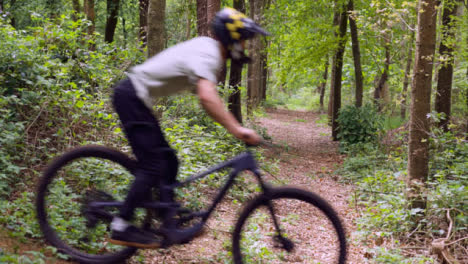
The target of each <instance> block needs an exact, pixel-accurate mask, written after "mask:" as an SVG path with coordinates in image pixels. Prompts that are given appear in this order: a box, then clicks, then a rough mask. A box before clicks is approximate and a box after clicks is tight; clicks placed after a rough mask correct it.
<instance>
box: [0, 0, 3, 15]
mask: <svg viewBox="0 0 468 264" xmlns="http://www.w3.org/2000/svg"><path fill="white" fill-rule="evenodd" d="M0 13H3V0H0Z"/></svg>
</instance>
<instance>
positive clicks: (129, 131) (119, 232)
mask: <svg viewBox="0 0 468 264" xmlns="http://www.w3.org/2000/svg"><path fill="white" fill-rule="evenodd" d="M113 103H114V107H115V110H116V111H117V113H118V114H119V118H120V120H121V122H122V125H123V127H124V131H125V134H126V136H127V139H128V141H129V143H130V145H131V147H132V150H133V153H134V154H135V156H136V158H137V161H138V168H137V170H136V171H135V173H134V174H135V175H134V176H135V180H134V181H133V183H132V185H131V186H130V190H129V192H128V195H127V198H126V200H125V202H124V205H123V206H122V208H121V211H120V218H117V219H114V221H113V223H112V225H111V227H112V229H113V231H115V232H113V238H115V239H114V241H113V242H122V241H116V240H134V241H130V242H132V243H131V244H128V243H126V244H125V245H132V246H140V247H143V246H148V247H153V246H154V245H153V244H154V243H153V241H151V239H149V238H145V236H144V235H143V234H141V232H140V233H139V232H137V231H138V230H135V229H136V228H134V227H133V226H130V227H131V230H127V227H129V224H128V222H129V221H130V220H131V219H132V218H133V214H134V211H135V208H136V207H138V206H139V205H141V203H142V202H144V201H147V200H149V198H151V189H152V188H153V187H154V186H156V185H158V183H159V181H160V180H161V178H162V177H163V176H164V175H167V172H168V164H167V162H166V161H165V158H164V155H163V154H162V152H161V151H160V150H161V149H166V148H169V145H168V144H167V142H166V140H165V139H164V136H163V134H162V132H161V129H160V127H159V123H158V121H157V120H156V118H155V117H154V115H153V113H152V111H151V110H150V109H148V108H147V107H146V106H145V105H144V104H143V102H142V101H141V100H140V99H139V98H138V97H137V96H136V93H135V90H134V88H133V85H132V84H131V82H130V81H129V80H126V81H123V82H121V83H120V84H119V86H117V87H116V89H115V93H114V98H113ZM126 231H132V232H131V233H133V234H131V235H133V238H132V237H129V236H130V234H128V233H129V232H126ZM114 234H116V235H115V236H114ZM124 242H125V241H124ZM127 242H128V241H127ZM137 242H138V243H140V242H141V243H140V244H138V243H137ZM121 244H122V243H121Z"/></svg>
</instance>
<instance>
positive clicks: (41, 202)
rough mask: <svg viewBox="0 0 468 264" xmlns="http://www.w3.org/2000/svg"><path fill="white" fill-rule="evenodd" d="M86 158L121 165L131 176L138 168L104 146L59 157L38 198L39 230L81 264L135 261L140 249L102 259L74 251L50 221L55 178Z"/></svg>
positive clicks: (49, 169)
mask: <svg viewBox="0 0 468 264" xmlns="http://www.w3.org/2000/svg"><path fill="white" fill-rule="evenodd" d="M86 158H99V159H103V160H106V161H109V162H111V163H115V164H118V165H119V166H121V167H123V168H125V169H126V170H128V172H129V173H131V172H132V171H133V169H134V168H135V165H136V163H135V161H134V160H132V159H130V158H129V157H128V156H127V155H125V154H123V153H122V152H119V151H117V150H114V149H111V148H107V147H104V146H94V145H89V146H83V147H78V148H75V149H73V150H71V151H68V152H66V153H64V154H63V155H61V156H59V157H57V158H56V159H55V160H53V162H51V163H50V165H49V166H47V168H46V169H45V170H44V173H43V175H42V177H41V179H40V182H39V187H38V190H37V197H36V213H37V218H38V221H39V226H40V229H41V231H42V233H43V234H44V238H45V239H46V240H47V242H49V243H50V244H52V245H53V246H54V247H56V248H57V249H58V250H59V252H63V253H65V254H67V255H68V256H70V257H71V258H72V259H73V260H76V261H78V262H80V263H121V262H123V261H124V260H125V259H127V258H129V257H131V256H132V255H133V254H134V253H135V252H136V250H137V249H136V248H133V247H123V248H122V249H121V250H120V249H119V250H116V251H115V252H111V253H108V254H107V253H106V254H102V255H101V254H100V252H98V254H89V253H87V252H83V251H81V250H78V249H76V248H74V247H73V246H71V245H70V244H68V243H67V242H66V241H64V240H62V239H61V238H60V236H59V235H58V234H57V232H56V230H55V229H54V228H53V227H52V226H51V223H50V221H49V214H48V211H47V210H48V208H47V204H46V196H47V195H48V194H49V187H50V188H52V186H50V185H51V183H52V182H53V180H54V178H56V177H58V176H57V175H58V173H59V171H60V170H61V169H62V168H63V167H65V166H67V165H68V164H71V163H73V162H76V161H77V160H82V159H86Z"/></svg>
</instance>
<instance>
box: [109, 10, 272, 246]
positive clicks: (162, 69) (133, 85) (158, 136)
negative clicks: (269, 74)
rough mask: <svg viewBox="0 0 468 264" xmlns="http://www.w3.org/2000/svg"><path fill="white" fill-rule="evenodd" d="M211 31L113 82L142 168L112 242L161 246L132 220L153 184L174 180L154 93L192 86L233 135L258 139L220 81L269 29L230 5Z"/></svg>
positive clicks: (116, 102) (172, 159) (121, 115)
mask: <svg viewBox="0 0 468 264" xmlns="http://www.w3.org/2000/svg"><path fill="white" fill-rule="evenodd" d="M212 30H213V32H214V33H215V38H216V39H212V38H209V37H197V38H194V39H191V40H188V41H185V42H182V43H180V44H177V45H175V46H173V47H170V48H168V49H166V50H164V51H162V52H160V53H159V54H157V55H156V56H154V57H152V58H150V59H148V60H147V61H146V62H145V63H143V64H141V65H138V66H135V67H133V68H131V69H130V72H129V73H128V78H127V79H126V80H123V81H121V82H120V83H119V84H118V85H117V86H116V87H115V90H114V96H113V105H114V108H115V110H116V112H117V114H118V115H119V118H120V120H121V123H122V126H123V129H124V132H125V135H126V137H127V139H128V141H129V143H130V145H131V147H132V150H133V153H134V154H135V156H136V159H137V162H138V169H137V170H136V171H135V172H134V176H135V180H134V181H133V183H132V185H131V186H130V190H129V192H128V195H127V197H126V199H125V202H124V205H123V206H122V207H121V209H120V214H119V217H115V218H114V219H113V221H112V223H111V229H112V235H111V239H110V241H111V242H112V243H114V244H119V245H126V246H133V247H142V248H152V247H158V246H159V240H158V239H157V238H156V237H155V236H153V235H152V234H149V233H148V232H145V231H143V230H140V229H138V228H137V227H135V226H134V225H132V224H131V223H130V221H131V220H132V218H133V215H134V211H135V208H136V207H138V206H139V205H140V204H141V202H142V201H145V200H149V197H150V196H151V190H152V188H153V187H158V186H163V185H168V184H171V183H174V182H175V181H176V179H175V178H176V175H177V170H178V161H177V157H176V155H175V152H174V151H172V149H171V148H170V147H169V144H168V143H167V141H166V140H165V138H164V135H163V133H162V131H161V128H160V126H159V122H158V120H157V119H156V117H155V116H154V114H153V112H152V110H151V108H152V99H153V98H158V97H161V96H167V95H171V94H175V93H178V92H181V91H193V92H195V93H196V94H197V95H198V98H199V100H200V103H201V105H202V106H203V108H204V109H205V111H206V112H207V113H208V114H209V115H210V116H211V117H212V118H213V119H214V120H215V121H217V122H218V123H220V124H221V125H223V126H224V127H225V128H226V129H227V130H228V131H229V132H230V133H231V134H232V135H234V136H235V137H237V138H238V139H240V140H243V141H244V142H246V143H248V144H251V145H255V144H258V143H259V142H260V137H259V135H258V134H257V133H256V132H255V131H254V130H251V129H248V128H245V127H242V126H241V124H239V122H238V121H237V120H236V119H235V117H234V116H233V115H232V114H231V113H230V112H228V111H226V109H225V106H224V104H223V102H222V100H221V98H220V97H219V95H218V92H217V90H216V84H217V81H218V80H217V76H218V74H219V72H220V70H221V68H222V66H223V65H224V63H225V61H226V60H227V59H231V60H236V61H239V62H242V63H246V62H248V61H249V58H248V57H247V56H246V55H245V40H247V39H250V38H253V37H254V36H255V35H257V34H260V35H269V34H268V33H267V32H266V31H265V30H264V29H262V28H261V27H260V26H259V25H258V24H256V23H255V22H253V21H252V20H251V19H249V18H248V17H246V16H245V15H244V14H242V13H240V12H238V11H236V10H235V9H232V8H224V9H223V10H221V11H220V12H218V13H217V14H216V16H215V18H214V20H213V22H212ZM173 196H174V195H173V193H168V194H164V195H163V193H161V197H160V199H161V201H162V202H174V197H173ZM162 213H164V212H162Z"/></svg>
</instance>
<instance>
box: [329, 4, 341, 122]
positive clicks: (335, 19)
mask: <svg viewBox="0 0 468 264" xmlns="http://www.w3.org/2000/svg"><path fill="white" fill-rule="evenodd" d="M340 14H341V10H340V6H339V5H338V1H337V0H335V11H334V12H333V28H339V26H340ZM335 37H336V38H337V39H338V38H339V31H338V30H335ZM334 65H335V54H333V56H332V67H331V76H330V95H329V100H328V124H329V125H330V126H331V125H332V120H333V97H334V91H333V89H332V83H333V80H334V79H335V75H336V73H335V72H336V68H335V67H334Z"/></svg>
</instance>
